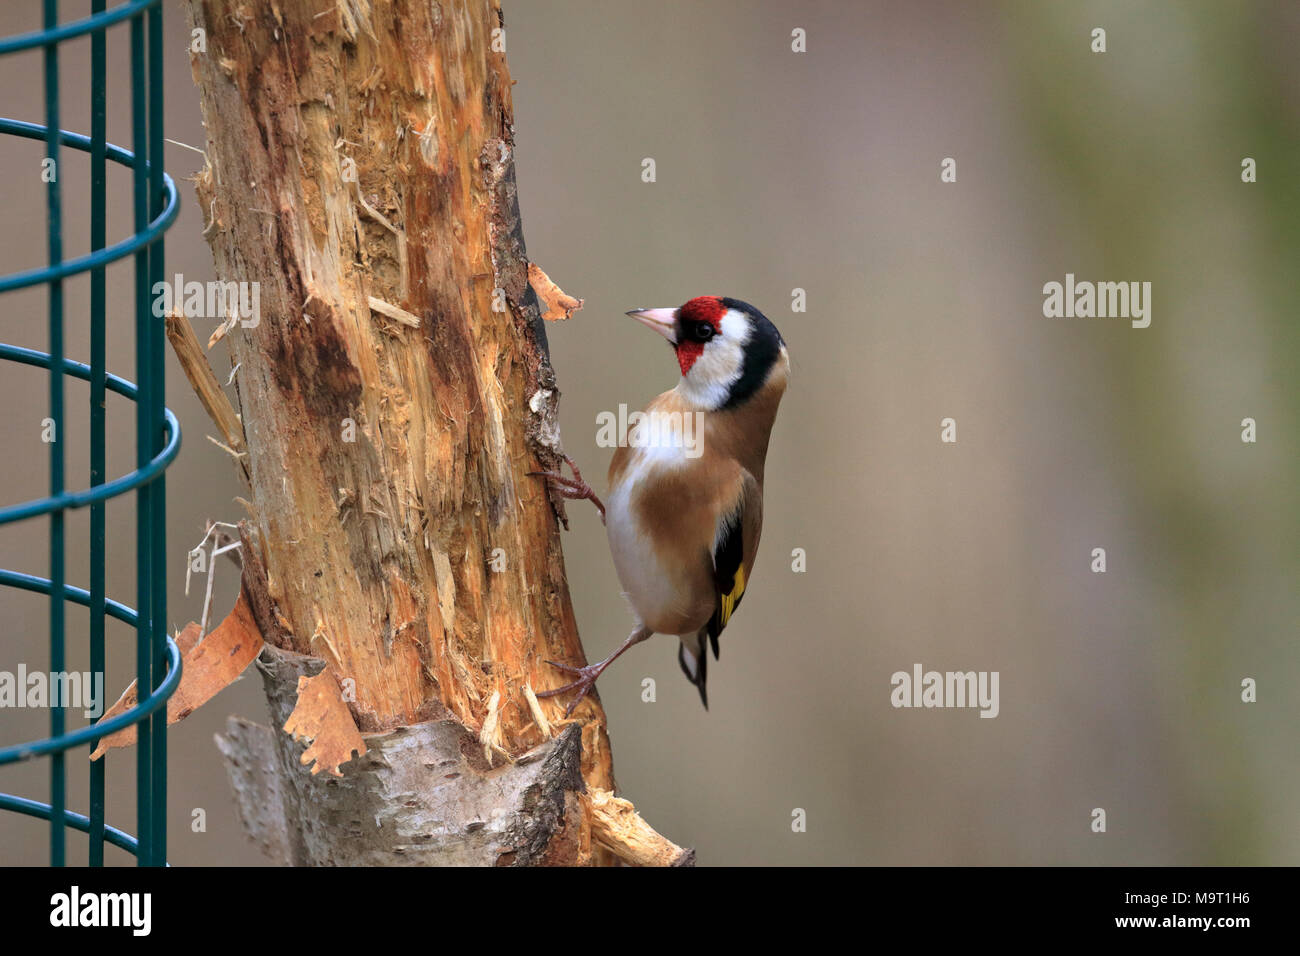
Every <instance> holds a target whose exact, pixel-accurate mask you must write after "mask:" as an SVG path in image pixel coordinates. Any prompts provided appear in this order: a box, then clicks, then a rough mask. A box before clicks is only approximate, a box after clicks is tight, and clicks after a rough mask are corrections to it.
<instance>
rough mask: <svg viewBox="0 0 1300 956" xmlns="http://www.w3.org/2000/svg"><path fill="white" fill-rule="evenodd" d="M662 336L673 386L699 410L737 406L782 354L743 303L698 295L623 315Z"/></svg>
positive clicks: (772, 329)
mask: <svg viewBox="0 0 1300 956" xmlns="http://www.w3.org/2000/svg"><path fill="white" fill-rule="evenodd" d="M628 315H630V316H632V318H634V319H636V320H637V321H638V322H640V323H642V324H643V325H645V326H647V327H648V328H651V329H654V330H655V331H656V332H658V333H659V334H660V335H662V336H663V337H664V338H666V339H667V340H668V341H669V342H670V343H671V344H672V347H673V351H674V352H675V353H676V354H677V364H678V365H679V366H680V367H681V370H682V381H681V384H680V385H679V386H678V388H679V389H680V390H681V391H682V392H683V393H684V394H685V395H686V397H688V398H689V399H691V400H692V401H694V402H695V403H696V404H697V405H699V406H700V407H701V408H706V409H711V410H718V409H724V408H734V407H736V406H737V405H740V404H743V403H744V402H745V401H746V400H747V399H748V398H749V397H750V396H751V395H753V394H754V393H755V392H756V391H758V389H759V388H760V387H761V386H762V385H763V383H764V382H766V381H767V378H768V375H769V373H770V372H771V371H772V368H773V366H774V365H776V364H777V362H778V361H780V360H782V359H783V357H784V355H785V340H784V339H782V338H781V333H780V332H778V331H777V330H776V326H774V325H773V324H772V323H771V322H769V321H768V320H767V317H766V316H764V315H763V313H762V312H759V311H758V309H756V308H754V307H753V306H752V305H750V304H749V303H747V302H741V301H740V300H739V299H728V298H723V297H721V296H716V295H702V296H699V297H698V298H694V299H691V300H690V301H689V302H687V303H686V304H685V305H682V306H679V307H678V308H676V309H635V310H633V311H631V312H629V313H628Z"/></svg>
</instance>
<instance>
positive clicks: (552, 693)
mask: <svg viewBox="0 0 1300 956" xmlns="http://www.w3.org/2000/svg"><path fill="white" fill-rule="evenodd" d="M546 663H548V664H550V665H551V666H552V667H555V668H558V669H559V670H562V671H564V672H566V673H568V674H577V675H578V679H577V680H575V681H572V682H571V683H568V684H565V685H564V686H563V687H556V688H555V689H554V690H543V691H538V693H537V696H538V697H558V696H560V695H561V694H567V693H569V692H570V691H577V692H578V693H577V695H576V696H575V697H574V698H573V700H571V701H569V706H568V707H566V708H565V709H564V716H565V718H568V717H569V716H570V715H572V714H573V711H574V709H575V708H576V707H577V706H578V705H579V704H580V703H582V699H583V698H584V697H586V696H587V695H588V694H589V693H591V689H592V688H593V687H595V686H596V678H597V677H599V676H600V672H601V671H602V670H604V668H602V667H600V666H599V665H594V664H588V665H587V666H586V667H574V666H573V665H571V664H560V663H557V662H556V661H547V662H546Z"/></svg>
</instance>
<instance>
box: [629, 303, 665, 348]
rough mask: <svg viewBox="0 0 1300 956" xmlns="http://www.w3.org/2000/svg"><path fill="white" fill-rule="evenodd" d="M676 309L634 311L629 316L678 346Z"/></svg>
mask: <svg viewBox="0 0 1300 956" xmlns="http://www.w3.org/2000/svg"><path fill="white" fill-rule="evenodd" d="M676 312H677V310H676V309H633V310H632V311H631V312H629V313H628V315H630V316H632V318H634V319H636V320H637V321H638V322H640V323H641V324H642V325H644V326H645V327H646V328H648V329H654V330H655V331H656V332H658V333H659V334H660V335H662V336H663V337H664V338H666V339H667V340H668V341H669V342H672V343H673V344H674V345H676V344H677V321H676V319H675V318H674V316H675V315H676Z"/></svg>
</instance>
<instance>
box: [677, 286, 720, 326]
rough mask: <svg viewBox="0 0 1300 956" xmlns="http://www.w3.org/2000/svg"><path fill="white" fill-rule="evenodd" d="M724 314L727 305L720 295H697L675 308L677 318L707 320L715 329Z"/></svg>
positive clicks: (690, 320)
mask: <svg viewBox="0 0 1300 956" xmlns="http://www.w3.org/2000/svg"><path fill="white" fill-rule="evenodd" d="M726 314H727V307H726V306H725V305H723V304H722V299H721V297H719V296H716V295H701V296H698V297H696V298H694V299H691V301H690V302H687V303H686V304H685V305H684V306H682V307H681V308H680V309H678V310H677V316H678V318H681V319H685V320H687V321H688V322H708V323H709V324H710V325H712V326H713V327H714V328H715V329H717V328H718V323H719V322H721V321H722V317H723V316H724V315H726ZM719 331H721V330H720V329H719Z"/></svg>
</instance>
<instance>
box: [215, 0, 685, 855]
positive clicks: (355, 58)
mask: <svg viewBox="0 0 1300 956" xmlns="http://www.w3.org/2000/svg"><path fill="white" fill-rule="evenodd" d="M189 8H190V14H191V18H192V24H191V25H192V27H194V28H195V29H197V30H202V31H203V32H202V33H201V34H199V33H196V34H195V36H196V40H195V44H194V45H195V47H196V49H195V50H194V52H193V55H192V61H193V70H194V77H195V81H196V83H197V84H198V86H199V89H200V91H201V94H202V107H203V116H204V122H205V125H206V127H207V147H206V153H207V166H206V168H205V169H204V170H203V171H202V172H201V174H200V175H199V177H198V182H197V188H198V196H199V201H200V204H201V206H202V209H203V212H204V216H205V230H204V233H205V235H206V236H207V238H208V241H209V244H210V245H211V247H212V252H213V257H214V260H215V263H216V270H217V274H218V275H219V276H220V277H221V278H222V279H224V280H227V281H245V282H255V283H257V284H258V287H259V299H260V321H255V320H254V319H248V320H246V321H244V322H242V323H240V324H228V325H229V330H228V331H227V332H226V338H227V340H228V342H229V345H230V350H231V358H232V362H233V363H235V364H236V365H237V368H238V371H237V372H236V374H235V382H236V387H237V391H238V396H239V405H240V410H241V420H242V427H243V436H242V438H243V442H242V447H239V448H235V449H234V450H235V451H236V452H239V453H240V454H241V455H244V456H246V458H243V459H242V461H243V464H245V465H246V467H247V472H248V475H249V481H250V489H251V493H250V498H251V513H252V520H251V526H252V528H251V531H249V532H246V534H245V550H246V551H248V552H249V554H248V560H246V562H245V574H244V590H245V592H246V594H247V596H248V599H249V602H250V605H251V607H252V608H253V609H254V611H255V614H256V616H257V617H258V624H259V627H260V628H261V629H262V633H263V636H264V638H266V639H267V641H268V642H269V643H271V644H275V645H277V648H276V649H273V648H268V649H267V650H266V651H265V652H264V654H263V658H262V661H261V664H260V666H261V669H262V671H263V675H264V678H265V680H266V682H267V692H268V699H269V700H270V702H271V711H272V716H273V718H274V719H275V721H276V726H277V727H280V726H283V725H284V723H285V721H286V720H287V718H288V714H289V712H290V711H291V710H292V708H293V701H294V698H295V697H296V696H297V693H298V690H299V688H300V686H301V684H300V682H299V678H300V677H305V676H309V675H311V674H314V673H316V672H319V671H321V670H322V669H324V670H328V671H330V672H331V673H332V674H333V677H334V679H335V680H336V681H337V683H338V685H339V686H341V687H342V688H343V690H344V698H345V700H348V702H349V708H350V711H351V715H352V718H353V719H354V720H355V722H356V725H357V728H359V729H360V731H362V733H363V734H365V735H367V736H366V737H365V744H366V747H367V750H368V752H367V753H366V754H365V755H364V756H359V757H358V758H356V759H355V760H353V761H352V763H350V764H347V765H346V767H345V769H344V776H343V778H342V780H335V779H331V778H329V777H328V775H322V776H321V777H320V778H317V777H314V776H312V775H309V774H307V772H306V771H305V770H304V769H303V768H302V767H301V766H300V765H299V755H300V754H301V753H302V747H301V746H300V745H299V744H296V743H294V742H293V741H292V740H291V739H290V738H289V737H288V736H287V735H286V734H283V733H278V732H275V731H271V730H267V729H265V728H257V727H256V725H251V724H248V723H247V722H243V721H232V724H231V729H230V733H229V734H228V735H227V737H225V738H223V739H222V740H221V741H220V744H221V747H222V750H223V752H224V753H225V754H226V757H227V760H228V765H229V767H230V769H231V774H232V779H233V780H234V781H235V785H236V790H237V796H238V798H239V800H240V804H241V813H242V814H243V816H244V819H245V822H246V824H247V825H248V826H249V828H250V830H251V832H252V833H253V835H254V836H255V838H257V839H258V840H259V841H261V842H262V843H263V845H264V846H265V847H266V848H267V849H268V850H269V851H270V852H271V854H272V856H273V858H276V859H278V860H280V861H281V862H291V863H299V864H305V863H372V862H386V863H402V862H405V863H411V864H429V863H441V862H488V863H538V862H550V863H586V862H591V861H592V860H593V858H594V859H596V860H597V861H603V860H605V859H607V854H604V853H603V851H602V850H601V849H600V847H603V846H606V845H608V835H607V834H604V835H602V832H601V827H602V825H603V824H602V822H601V815H600V812H599V811H598V810H597V809H594V803H595V802H599V801H593V799H591V797H590V796H588V795H585V794H583V793H581V791H582V790H583V786H582V784H583V780H584V779H585V783H586V785H587V786H588V787H590V788H593V792H595V791H600V790H605V791H608V790H613V787H614V784H613V770H612V760H611V756H610V748H609V740H608V738H607V736H606V732H605V716H604V712H603V711H602V709H601V707H600V703H599V700H598V699H597V698H596V697H595V695H592V696H590V697H588V698H587V700H586V701H584V702H583V703H582V704H581V705H580V706H579V708H578V709H577V710H576V711H575V713H574V721H573V722H567V721H565V720H564V718H563V704H564V702H563V701H562V700H561V701H553V700H549V699H547V700H541V701H538V700H537V698H536V697H535V696H533V692H534V691H535V690H536V691H540V690H542V689H544V688H548V687H554V686H557V685H558V684H560V683H562V675H560V674H557V673H556V672H555V671H554V670H553V669H552V668H550V667H549V666H548V665H547V664H546V663H545V662H544V659H546V658H552V659H556V660H562V661H569V662H575V663H584V662H585V660H584V657H583V652H582V646H581V644H580V642H579V639H578V634H577V628H576V625H575V622H574V617H573V609H572V606H571V604H570V600H569V593H568V586H567V583H566V580H565V575H564V562H563V558H562V555H561V550H560V542H559V528H558V524H557V507H558V506H557V505H555V504H553V503H552V502H551V501H550V500H549V498H548V493H547V490H546V488H545V487H544V485H543V484H542V483H541V482H540V481H539V480H538V479H536V478H533V477H529V476H528V474H527V473H528V472H530V471H537V470H553V469H555V468H557V466H558V464H559V460H558V457H557V452H558V450H559V431H558V425H557V419H556V403H557V400H558V396H559V392H558V389H557V388H556V386H555V377H554V373H553V372H552V370H551V367H550V364H549V360H548V355H547V346H546V332H545V328H544V322H543V320H542V316H541V310H540V309H539V306H538V299H537V296H536V294H535V293H534V291H533V289H532V287H531V286H530V284H529V279H528V261H527V259H526V257H525V250H524V242H523V236H522V232H521V227H520V219H519V209H518V204H517V201H516V196H515V178H514V165H513V162H514V160H513V140H512V126H511V124H512V106H511V95H510V87H511V80H510V74H509V71H508V68H507V66H506V59H505V55H504V24H503V20H502V16H501V11H500V9H499V5H498V3H497V2H495V0H443V2H430V0H420V2H409V3H408V2H402V0H338V2H333V0H329V2H326V0H277V2H275V3H270V4H267V3H261V2H257V3H254V2H252V0H190V2H189ZM204 44H206V49H197V47H200V46H202V45H204ZM223 377H224V376H223ZM307 658H310V659H311V660H308V659H307ZM566 725H569V729H568V730H567V731H566V729H565V728H566ZM272 757H274V761H273V762H271V763H266V762H265V761H267V760H270V759H271V758H272ZM579 768H580V770H581V779H580V778H579V774H578V770H579ZM317 769H320V768H319V766H318V768H317ZM599 796H600V797H601V798H602V799H603V797H604V796H605V795H603V794H599ZM264 803H265V804H266V805H263V804H264ZM593 826H595V827H596V829H597V832H596V841H595V845H596V846H597V849H596V850H595V851H593V848H592V847H593V839H592V827H593ZM669 846H671V844H669ZM674 849H676V848H674ZM625 855H626V854H625ZM669 856H672V854H671V853H670V854H669ZM680 859H685V854H682V856H681V858H680ZM679 861H680V860H679Z"/></svg>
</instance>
